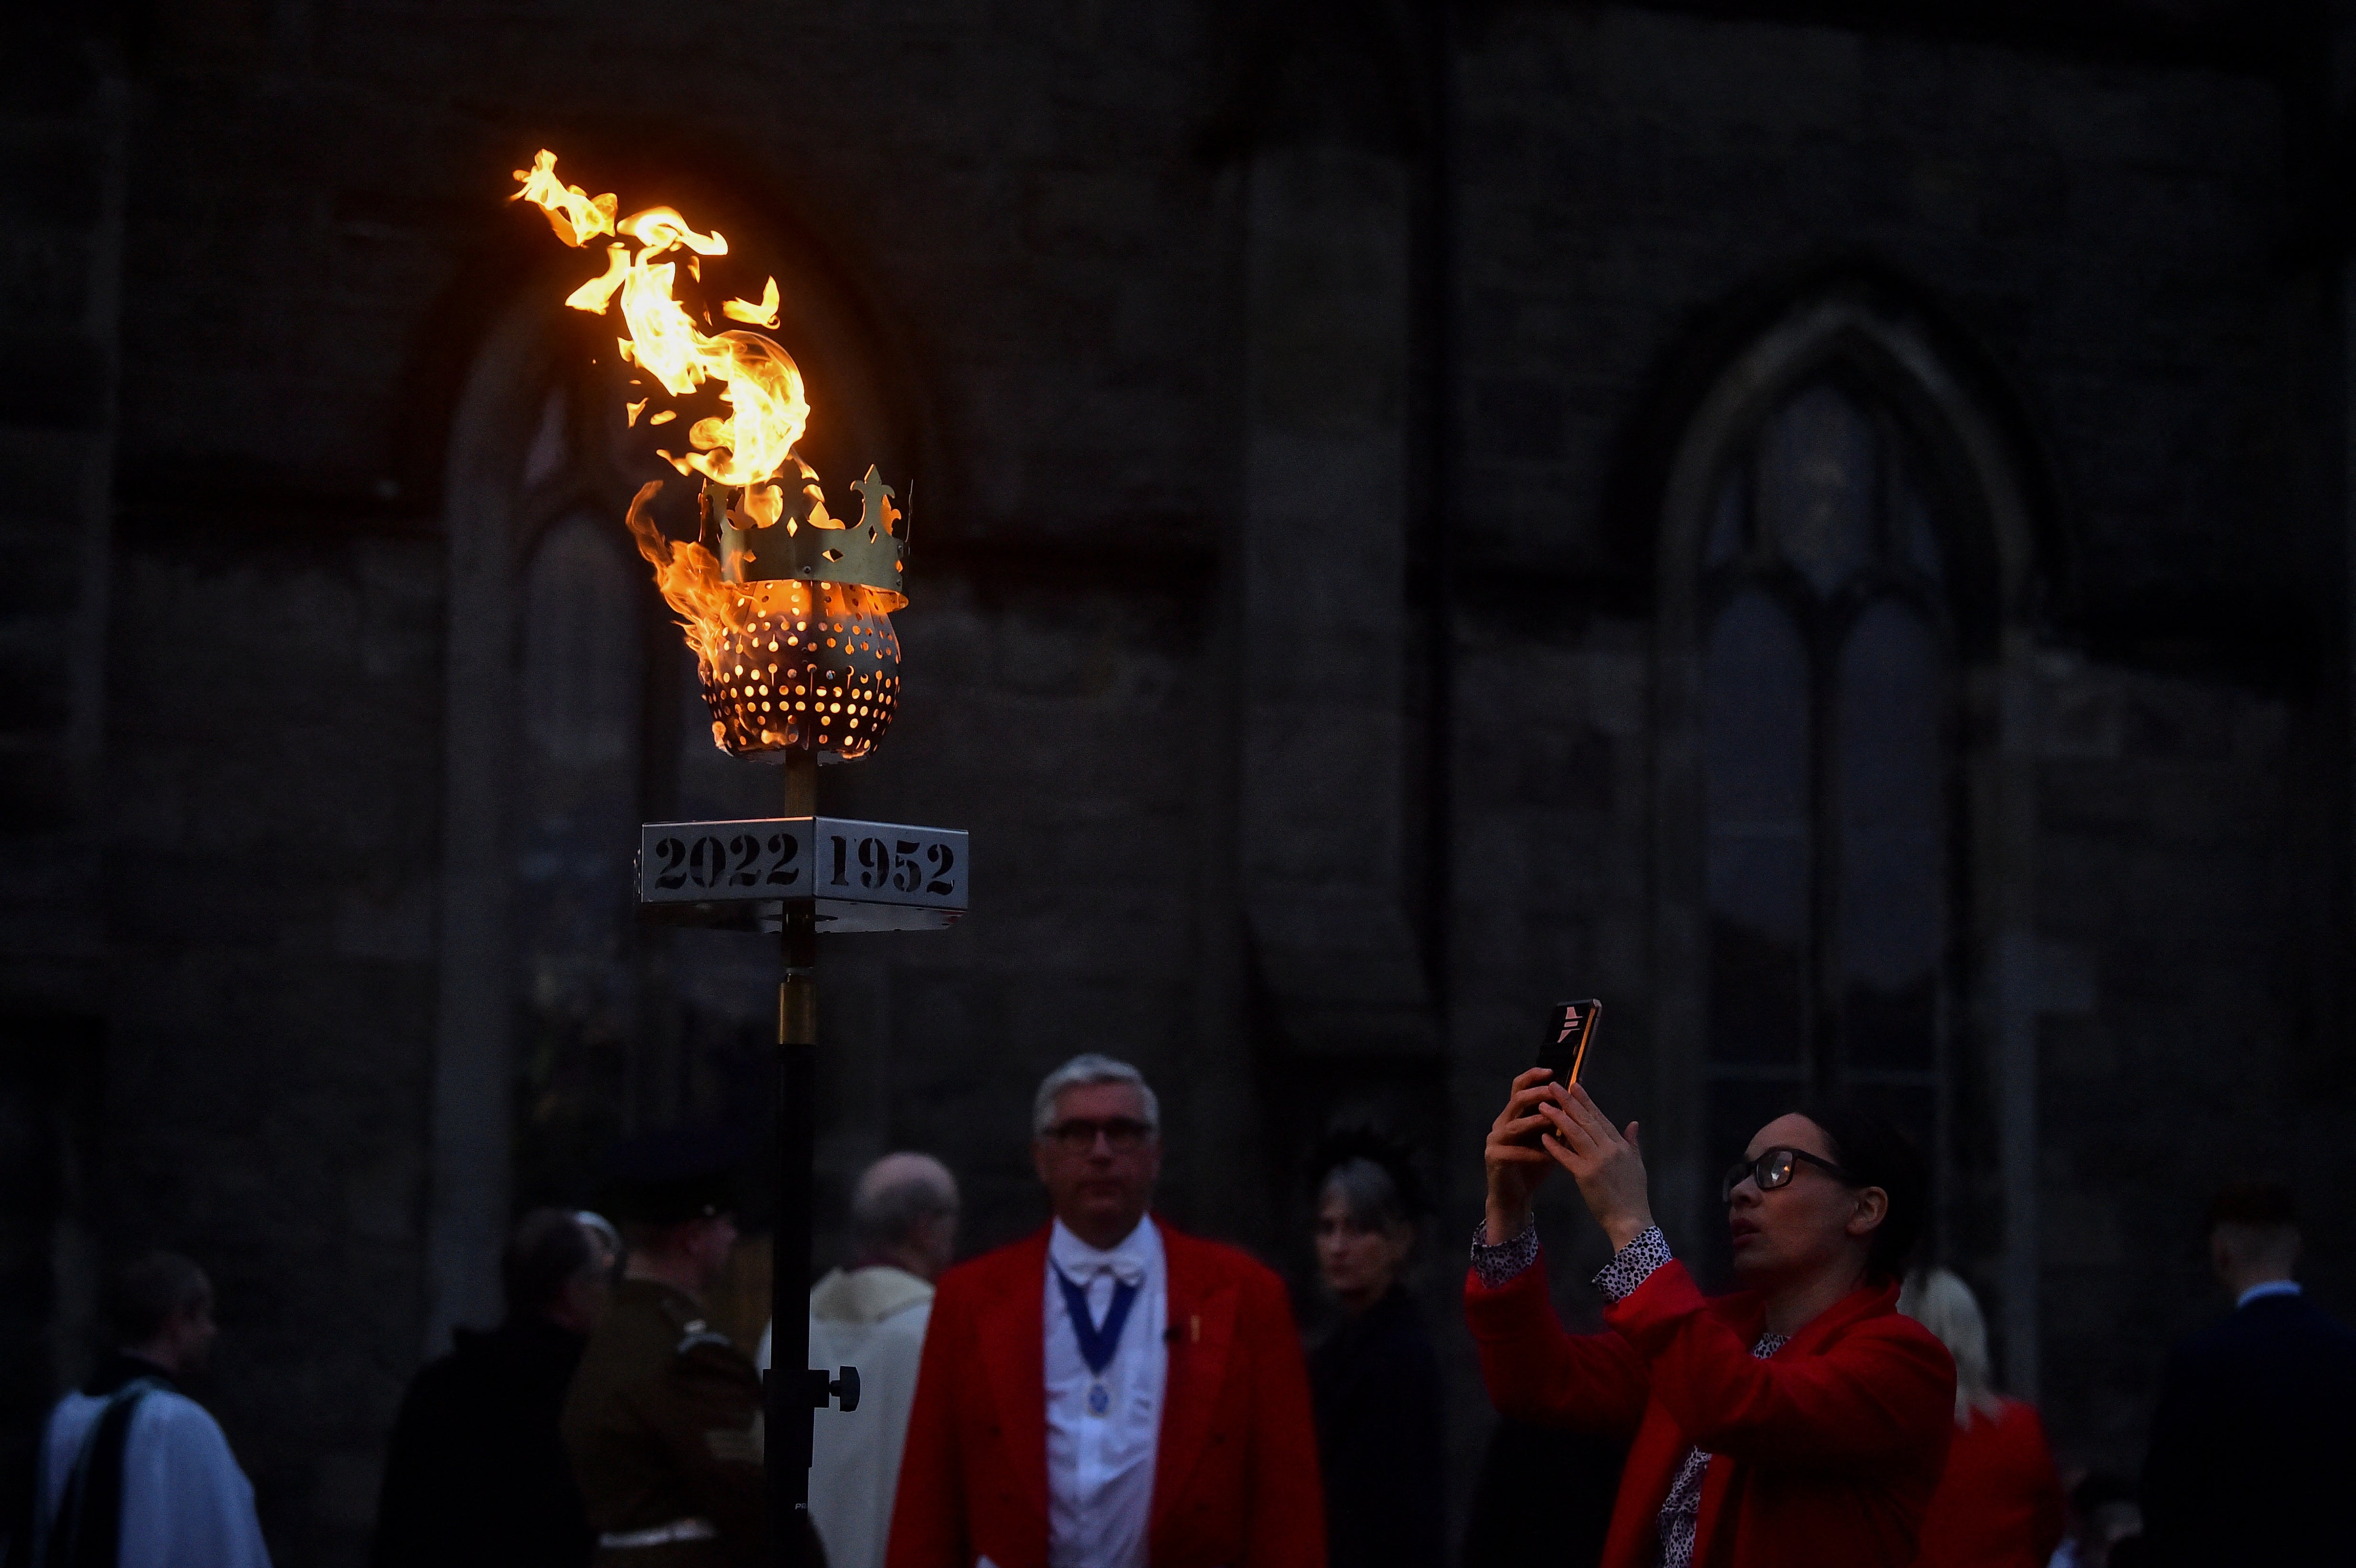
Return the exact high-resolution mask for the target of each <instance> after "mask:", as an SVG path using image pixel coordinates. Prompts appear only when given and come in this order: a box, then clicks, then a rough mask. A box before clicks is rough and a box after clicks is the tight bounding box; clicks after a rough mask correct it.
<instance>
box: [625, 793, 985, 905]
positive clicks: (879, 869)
mask: <svg viewBox="0 0 2356 1568" xmlns="http://www.w3.org/2000/svg"><path fill="white" fill-rule="evenodd" d="M639 831H640V834H641V837H640V839H639V843H638V901H639V902H640V903H648V904H709V903H736V902H750V903H759V902H770V901H776V900H780V899H818V900H822V901H828V902H833V903H863V904H904V905H910V906H914V907H916V908H922V909H937V910H962V909H964V908H965V907H966V901H965V894H966V836H965V835H964V834H963V833H961V832H959V831H958V830H957V829H955V828H951V827H908V826H905V824H901V823H895V822H850V821H845V820H843V819H841V818H840V817H832V816H817V817H811V816H776V817H768V818H764V819H760V820H755V821H750V822H650V823H648V824H647V825H646V826H645V827H642V828H641V829H640V830H639Z"/></svg>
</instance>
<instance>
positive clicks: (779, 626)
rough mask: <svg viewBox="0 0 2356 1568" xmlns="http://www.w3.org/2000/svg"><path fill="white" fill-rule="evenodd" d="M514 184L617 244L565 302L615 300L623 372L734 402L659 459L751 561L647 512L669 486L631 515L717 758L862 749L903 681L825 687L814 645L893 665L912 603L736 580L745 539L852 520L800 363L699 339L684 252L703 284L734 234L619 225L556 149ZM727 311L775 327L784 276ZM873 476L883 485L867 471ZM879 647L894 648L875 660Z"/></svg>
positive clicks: (643, 220) (678, 393)
mask: <svg viewBox="0 0 2356 1568" xmlns="http://www.w3.org/2000/svg"><path fill="white" fill-rule="evenodd" d="M515 177H516V178H517V180H519V182H521V187H522V188H520V189H519V190H518V191H517V192H516V193H515V197H514V198H513V199H516V200H520V201H529V202H531V203H532V204H534V205H535V206H537V207H539V208H541V211H542V212H544V213H545V214H546V215H547V218H548V221H549V225H550V227H552V229H555V230H556V233H557V237H558V238H560V239H562V240H563V241H564V242H565V243H566V244H568V245H570V246H573V247H574V248H575V249H584V248H585V247H586V246H587V243H588V241H589V240H593V239H595V238H596V237H598V236H600V235H611V236H613V243H611V244H609V245H607V246H606V247H605V270H604V271H603V272H600V273H598V275H597V276H595V277H594V278H591V279H589V280H588V281H587V282H585V283H582V284H581V285H580V286H579V287H578V288H575V289H574V290H573V292H572V293H571V294H569V295H568V296H566V298H565V301H564V303H565V304H567V305H569V306H571V307H572V308H573V309H574V310H580V311H586V312H588V313H590V314H591V315H607V314H608V312H609V311H610V310H611V309H612V308H613V306H614V304H616V301H618V302H619V303H620V307H621V320H622V326H623V331H624V336H621V337H619V338H617V339H616V348H617V350H618V352H619V353H620V355H621V357H622V360H623V362H624V363H625V364H628V365H632V366H635V367H637V368H638V369H639V370H640V371H642V372H644V376H645V378H646V379H651V380H653V381H654V382H655V383H657V385H658V386H659V387H660V389H661V391H662V392H663V393H664V394H667V395H668V396H669V397H670V398H680V397H684V396H686V395H688V394H689V393H691V392H693V391H695V390H697V389H699V388H701V387H702V386H704V385H705V384H706V383H707V382H710V383H713V384H715V385H716V389H717V391H718V395H719V398H720V400H721V401H722V402H723V404H725V405H726V406H727V409H728V412H727V414H726V415H725V416H705V417H702V418H699V419H697V420H696V421H694V423H693V424H691V426H689V427H688V432H687V439H688V443H689V444H690V446H691V448H692V449H693V450H691V451H690V452H686V453H679V454H673V453H669V452H667V451H665V452H660V453H659V455H660V456H661V457H662V458H663V459H664V461H666V462H668V463H669V464H670V465H671V466H672V467H674V468H676V469H678V470H679V472H680V474H681V475H691V474H694V475H702V476H703V480H704V494H703V505H704V516H705V522H706V525H707V526H706V529H705V538H707V539H712V540H713V541H714V542H718V541H719V540H720V539H722V538H723V535H722V534H721V532H720V530H719V528H717V526H716V525H717V523H718V522H719V519H720V516H721V515H722V514H723V513H724V514H725V516H726V517H727V518H728V519H729V520H730V521H731V522H734V524H736V525H737V528H738V529H739V530H740V532H738V533H737V534H735V535H734V536H729V537H733V538H734V539H736V540H738V541H739V543H738V545H737V546H736V547H734V548H735V550H736V552H738V553H741V559H734V558H732V560H730V561H729V562H727V563H725V564H724V565H723V562H722V561H721V560H719V559H717V558H716V557H715V556H714V555H713V553H712V548H711V547H710V546H708V545H706V544H704V543H702V542H701V541H692V540H691V541H680V540H674V539H671V538H670V537H669V535H667V534H665V533H664V532H663V531H662V528H661V527H660V526H659V524H658V523H657V522H656V521H655V519H654V517H653V514H652V504H653V501H654V498H655V496H657V495H658V494H659V493H660V491H661V489H662V486H663V482H662V481H661V480H654V481H651V482H649V483H648V484H647V485H644V486H642V487H641V488H640V489H639V491H638V493H637V496H636V497H635V498H634V499H633V500H632V501H631V502H630V507H629V513H628V517H627V519H626V520H627V522H628V526H629V529H630V534H631V537H632V538H633V539H635V540H636V541H637V547H638V553H639V554H640V555H642V556H644V557H645V558H646V559H647V561H648V564H649V565H651V566H652V567H653V568H654V572H655V587H656V588H657V590H658V591H659V592H661V594H662V596H663V602H664V603H667V604H669V606H670V607H671V609H672V610H674V611H676V612H677V613H678V614H679V615H680V624H681V629H682V630H683V631H685V632H686V634H687V643H688V646H689V647H690V648H691V649H693V650H694V653H695V662H696V668H697V673H698V674H699V675H700V676H701V677H702V679H703V682H704V688H705V694H706V698H707V699H708V700H709V701H710V702H711V703H712V710H713V713H714V715H715V718H714V720H713V724H712V738H713V740H714V741H717V742H718V743H719V744H720V745H721V747H722V749H723V750H729V751H757V750H768V749H775V748H777V747H784V746H791V745H802V746H808V745H810V744H811V743H812V737H813V736H815V740H816V743H817V744H818V745H819V746H822V747H824V748H826V749H827V750H829V751H830V752H833V753H834V754H837V755H841V756H846V757H847V756H858V755H862V754H864V753H865V752H867V751H868V750H870V749H871V748H872V747H873V745H874V743H875V741H876V740H877V739H879V738H880V736H881V734H882V731H883V726H884V725H886V724H888V723H889V721H890V713H891V707H892V701H893V699H892V696H891V692H892V691H893V690H895V689H896V687H897V677H896V676H894V675H892V674H890V673H889V670H888V669H887V670H886V671H884V672H882V673H879V672H877V671H875V670H872V669H871V670H868V671H867V672H866V673H854V672H852V671H851V670H849V669H847V668H846V669H843V670H841V671H836V672H834V673H833V675H832V678H833V679H834V681H835V683H836V688H835V689H821V688H818V686H817V685H816V684H815V683H817V682H819V681H820V680H823V679H824V678H827V677H828V674H829V669H830V667H829V666H826V665H823V664H821V663H819V662H814V661H820V660H830V659H833V658H836V657H837V655H836V654H834V653H826V654H821V653H820V651H819V646H818V644H819V641H820V639H821V637H822V638H823V642H824V645H825V647H826V648H827V649H830V650H831V649H834V648H835V645H836V642H837V639H838V638H841V639H843V650H842V655H841V656H845V657H847V656H848V654H849V650H850V648H851V645H852V644H853V643H856V644H857V645H858V646H859V648H860V649H861V651H862V656H870V655H873V656H878V657H883V656H888V658H889V660H890V666H889V669H896V667H897V661H898V658H899V650H898V644H897V641H896V639H895V637H894V633H893V632H892V629H891V619H890V612H891V611H892V610H893V609H894V608H895V607H896V606H897V605H898V604H899V603H905V600H904V599H902V598H901V596H900V595H899V594H897V593H894V592H886V591H882V590H878V589H873V588H870V587H866V586H864V585H862V584H858V583H834V582H821V583H811V582H804V581H793V580H789V579H781V580H776V581H749V582H747V581H729V579H730V578H732V577H734V576H736V575H738V574H739V572H740V571H741V570H742V568H743V565H744V561H745V560H752V559H754V558H755V553H756V552H755V551H754V550H752V549H748V548H744V546H743V545H742V543H741V541H742V540H743V539H744V538H745V533H744V531H741V530H757V529H763V528H771V527H774V526H776V524H778V523H779V522H781V521H782V522H783V523H784V525H785V528H786V531H787V533H788V534H791V533H794V532H795V531H797V530H798V528H836V529H840V528H844V527H845V525H844V524H843V523H842V522H841V521H840V520H838V519H837V518H835V517H830V516H829V515H828V512H827V509H826V500H825V496H824V494H823V492H822V491H821V490H820V488H819V476H818V475H817V474H816V473H815V472H814V471H813V470H812V469H811V468H810V466H809V464H808V463H805V462H804V461H802V459H801V458H800V457H799V456H798V454H797V453H795V451H794V446H795V443H798V442H799V441H800V440H801V438H802V434H803V432H804V431H805V430H807V429H808V427H809V416H810V406H809V398H808V397H807V396H806V395H805V392H804V389H803V385H802V374H801V370H800V368H798V367H797V366H796V365H795V364H794V361H793V357H792V356H791V355H788V354H787V352H786V351H785V350H784V349H783V348H781V347H778V346H777V344H776V341H775V340H774V339H772V338H770V337H767V336H764V335H763V334H761V333H759V332H755V331H750V330H745V329H743V328H735V329H730V330H727V331H723V332H717V333H711V332H706V331H704V330H703V327H702V326H701V325H699V324H698V321H697V318H696V317H695V316H694V315H691V314H690V312H689V310H688V308H687V307H686V306H685V305H684V304H681V303H680V300H679V298H678V297H677V295H676V294H675V293H674V292H673V288H674V285H675V284H676V283H677V282H678V278H679V268H680V258H681V257H684V259H685V262H686V266H687V270H688V272H689V275H690V276H691V277H693V278H695V279H696V280H697V281H698V282H701V275H702V274H701V262H702V259H703V258H704V257H707V256H725V255H726V254H727V253H728V241H727V239H726V238H725V237H724V236H723V235H722V234H721V233H720V232H719V231H718V230H717V229H714V230H712V232H710V233H708V234H707V233H702V232H699V231H698V230H697V229H695V227H694V226H693V225H692V224H691V223H690V222H689V221H688V220H687V219H686V218H684V217H683V216H681V215H680V213H679V212H678V210H677V209H675V208H669V207H649V208H644V209H643V210H640V211H637V212H633V213H631V214H630V215H629V216H628V217H626V218H624V219H619V220H618V221H617V220H616V219H615V216H614V214H615V211H616V203H615V198H614V197H612V196H611V195H606V196H599V197H591V196H589V195H588V194H586V193H585V192H584V191H583V190H582V189H581V188H580V187H578V186H567V185H565V184H563V183H562V181H561V180H559V179H558V178H557V176H556V155H555V154H554V153H552V152H548V151H545V150H543V151H541V153H540V154H539V155H537V156H535V157H534V158H533V160H532V166H531V167H530V169H528V170H526V169H519V170H517V171H516V176H515ZM720 310H721V314H722V315H723V316H725V317H726V318H727V319H728V320H730V321H736V322H743V323H744V324H746V326H747V327H752V326H766V327H775V326H776V325H777V323H778V321H779V319H780V314H781V313H780V309H779V299H778V294H777V280H776V279H775V278H769V279H766V281H765V282H764V283H763V286H762V290H761V297H760V299H759V300H758V301H757V302H755V301H751V300H744V299H730V300H726V301H724V302H723V303H722V304H721V306H720ZM709 319H710V318H709V317H705V318H704V320H705V322H707V323H708V321H709ZM630 385H631V386H632V387H634V388H638V387H644V385H645V379H639V378H636V377H634V378H632V379H631V381H630ZM654 400H655V395H654V394H653V393H652V392H649V393H648V395H647V396H646V397H643V398H640V399H637V400H635V401H633V400H628V399H627V398H626V399H625V400H624V403H623V407H624V410H625V412H626V417H627V419H628V421H629V423H630V425H631V426H632V427H636V426H637V424H638V423H639V416H640V415H641V414H645V413H646V411H647V409H648V405H649V404H650V403H652V402H653V401H654ZM678 417H679V411H678V410H676V409H660V410H659V411H656V412H654V413H653V414H651V415H649V416H648V417H647V419H646V421H645V422H646V423H647V424H648V426H649V427H651V426H654V425H659V424H665V423H668V422H669V421H672V420H674V419H677V418H678ZM869 478H870V479H871V480H873V472H872V471H871V473H870V475H869ZM879 485H880V482H879ZM788 492H790V493H791V495H792V497H793V498H792V500H791V502H790V503H789V502H788V498H787V497H788ZM871 500H873V497H871ZM882 505H883V518H884V527H885V528H890V527H891V521H892V519H893V518H894V517H897V515H898V514H897V512H896V511H895V510H894V508H893V507H891V505H890V503H889V502H888V501H885V502H883V504H882ZM871 520H872V519H871ZM879 648H880V649H883V650H884V652H883V653H882V654H879V653H877V650H878V649H879ZM795 660H802V661H806V662H809V671H810V672H811V673H808V674H806V675H804V676H802V677H796V678H798V679H800V681H801V686H797V687H796V688H794V690H793V692H792V693H791V696H790V712H789V711H788V694H787V692H785V691H784V690H782V689H780V690H777V691H775V692H773V691H772V690H771V688H770V684H768V683H770V682H773V681H775V680H776V679H778V678H779V677H780V672H781V670H783V669H785V668H786V667H787V666H789V665H792V664H793V661H795ZM756 665H757V666H758V667H757V668H756V667H755V666H756ZM732 682H733V683H734V685H732V684H731V683H732ZM802 687H810V688H811V689H809V690H808V691H804V690H803V689H802ZM821 698H823V699H825V700H824V701H823V702H821V701H820V700H819V699H821ZM773 704H774V707H773V706H772V705H773ZM723 708H726V709H728V711H729V712H730V713H732V714H733V715H734V718H733V720H732V722H733V723H734V726H735V728H734V731H732V730H731V728H730V726H729V725H726V724H723V723H722V722H721V721H720V720H719V718H718V717H717V716H718V715H719V714H720V713H721V712H722V711H723Z"/></svg>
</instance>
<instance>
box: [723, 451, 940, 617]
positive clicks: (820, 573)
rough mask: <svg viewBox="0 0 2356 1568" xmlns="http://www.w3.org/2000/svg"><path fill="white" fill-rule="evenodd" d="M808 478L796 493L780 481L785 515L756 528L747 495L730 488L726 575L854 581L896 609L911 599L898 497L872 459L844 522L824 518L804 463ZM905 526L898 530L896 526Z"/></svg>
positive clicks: (725, 524)
mask: <svg viewBox="0 0 2356 1568" xmlns="http://www.w3.org/2000/svg"><path fill="white" fill-rule="evenodd" d="M802 474H803V476H804V478H805V480H806V481H807V483H806V484H805V485H804V486H803V487H802V488H801V490H800V491H799V492H796V491H795V490H794V489H793V488H792V487H791V486H790V485H787V484H785V483H783V482H782V481H781V482H780V485H779V487H780V488H781V489H783V490H784V491H785V493H786V513H785V515H784V516H783V517H779V518H778V519H777V520H776V522H774V523H772V524H770V525H769V526H768V527H766V528H760V527H756V526H754V525H753V521H752V519H751V518H750V517H746V516H745V515H744V511H743V510H742V508H741V505H740V503H741V502H742V500H743V492H741V491H736V490H731V491H729V492H727V493H726V494H727V501H726V506H725V509H724V511H723V519H722V522H721V525H720V565H721V576H722V578H723V581H729V582H773V581H803V582H854V583H858V584H860V585H861V586H862V587H867V588H873V589H876V590H878V591H879V592H883V593H886V594H889V595H891V596H892V598H893V601H894V603H892V604H891V605H890V606H889V608H891V609H894V610H897V609H901V608H904V607H905V605H906V604H907V603H908V595H907V590H906V589H905V587H904V586H903V585H902V584H903V581H904V578H903V573H904V570H905V558H906V554H907V539H906V530H905V520H904V518H903V515H902V513H901V511H900V509H899V508H898V507H894V505H892V500H893V497H894V496H897V495H898V494H899V492H898V491H896V490H894V489H893V488H892V486H890V485H886V484H884V483H883V479H882V477H881V476H880V475H877V473H876V472H875V468H874V465H873V464H869V465H868V469H867V476H866V477H865V478H863V479H862V480H860V481H859V482H858V483H857V484H856V485H852V486H851V488H852V489H853V490H856V491H858V492H859V496H860V514H859V520H858V521H857V522H855V523H851V524H848V525H845V524H843V523H841V522H840V521H838V520H836V519H835V518H833V517H829V516H827V513H826V509H825V502H824V501H823V499H822V498H821V497H820V495H819V488H818V476H817V475H815V474H812V473H811V472H810V471H809V468H808V467H807V466H805V467H804V468H803V470H802ZM894 523H902V524H903V526H902V528H900V530H899V531H897V532H895V531H894V527H893V525H894Z"/></svg>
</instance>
